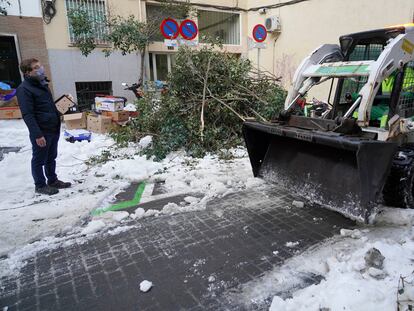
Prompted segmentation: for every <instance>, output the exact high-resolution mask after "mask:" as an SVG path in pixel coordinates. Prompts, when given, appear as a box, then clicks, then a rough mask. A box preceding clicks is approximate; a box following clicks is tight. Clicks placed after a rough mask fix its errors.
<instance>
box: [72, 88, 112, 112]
mask: <svg viewBox="0 0 414 311" xmlns="http://www.w3.org/2000/svg"><path fill="white" fill-rule="evenodd" d="M75 87H76V97H77V99H78V107H79V110H80V111H84V110H90V109H91V108H92V105H93V104H94V103H95V97H97V96H99V95H112V82H111V81H94V82H75Z"/></svg>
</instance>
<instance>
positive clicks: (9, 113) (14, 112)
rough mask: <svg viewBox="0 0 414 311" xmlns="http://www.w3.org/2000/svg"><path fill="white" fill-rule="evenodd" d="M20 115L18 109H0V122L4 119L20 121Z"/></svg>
mask: <svg viewBox="0 0 414 311" xmlns="http://www.w3.org/2000/svg"><path fill="white" fill-rule="evenodd" d="M21 118H22V113H21V111H20V108H19V107H1V108H0V120H5V119H21Z"/></svg>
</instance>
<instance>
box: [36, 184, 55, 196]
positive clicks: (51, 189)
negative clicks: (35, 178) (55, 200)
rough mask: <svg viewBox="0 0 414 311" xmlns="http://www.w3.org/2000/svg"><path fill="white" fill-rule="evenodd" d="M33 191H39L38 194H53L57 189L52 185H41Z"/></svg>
mask: <svg viewBox="0 0 414 311" xmlns="http://www.w3.org/2000/svg"><path fill="white" fill-rule="evenodd" d="M35 192H36V193H40V194H47V195H54V194H56V193H58V192H59V190H58V189H56V188H54V187H50V186H43V187H36V189H35Z"/></svg>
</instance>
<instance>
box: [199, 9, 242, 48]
mask: <svg viewBox="0 0 414 311" xmlns="http://www.w3.org/2000/svg"><path fill="white" fill-rule="evenodd" d="M198 13H199V14H198V29H199V31H200V35H199V36H200V42H204V41H205V40H204V39H203V36H207V37H212V38H219V39H221V40H223V43H224V44H233V45H240V14H238V13H227V12H220V11H205V10H199V11H198Z"/></svg>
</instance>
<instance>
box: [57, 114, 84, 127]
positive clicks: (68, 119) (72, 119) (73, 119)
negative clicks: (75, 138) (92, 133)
mask: <svg viewBox="0 0 414 311" xmlns="http://www.w3.org/2000/svg"><path fill="white" fill-rule="evenodd" d="M63 120H64V121H65V124H66V128H67V129H68V130H73V129H85V128H86V113H85V112H79V113H71V114H65V115H64V116H63Z"/></svg>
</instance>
